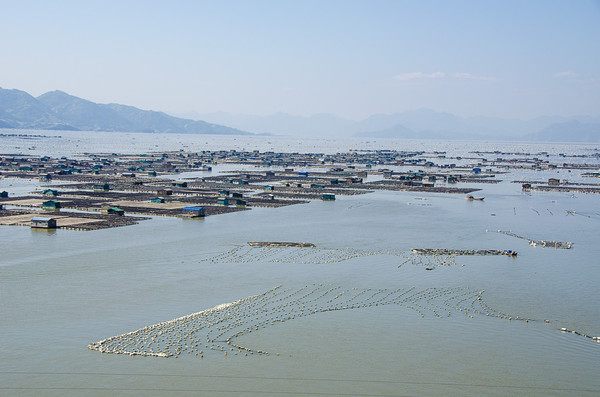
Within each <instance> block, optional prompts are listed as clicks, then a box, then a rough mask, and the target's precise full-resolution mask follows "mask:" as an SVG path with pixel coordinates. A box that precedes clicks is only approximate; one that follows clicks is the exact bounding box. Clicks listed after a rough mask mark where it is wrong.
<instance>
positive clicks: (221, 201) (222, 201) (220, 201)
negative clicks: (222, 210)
mask: <svg viewBox="0 0 600 397" xmlns="http://www.w3.org/2000/svg"><path fill="white" fill-rule="evenodd" d="M217 204H219V205H229V199H226V198H219V199H217Z"/></svg>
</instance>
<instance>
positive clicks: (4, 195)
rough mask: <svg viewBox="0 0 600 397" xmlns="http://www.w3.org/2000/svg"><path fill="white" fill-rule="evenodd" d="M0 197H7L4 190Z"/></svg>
mask: <svg viewBox="0 0 600 397" xmlns="http://www.w3.org/2000/svg"><path fill="white" fill-rule="evenodd" d="M0 197H8V192H7V191H6V190H4V191H2V192H0Z"/></svg>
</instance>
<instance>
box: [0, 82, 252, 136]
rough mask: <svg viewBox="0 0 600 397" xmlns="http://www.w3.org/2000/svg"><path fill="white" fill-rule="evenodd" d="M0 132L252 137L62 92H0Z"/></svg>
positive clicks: (223, 127)
mask: <svg viewBox="0 0 600 397" xmlns="http://www.w3.org/2000/svg"><path fill="white" fill-rule="evenodd" d="M0 128H30V129H42V130H82V131H122V132H161V133H169V132H170V133H193V134H228V135H252V134H251V133H249V132H246V131H242V130H239V129H236V128H231V127H225V126H222V125H217V124H212V123H208V122H205V121H201V120H187V119H182V118H178V117H173V116H169V115H167V114H165V113H162V112H155V111H150V110H141V109H138V108H135V107H133V106H125V105H118V104H115V103H111V104H106V105H105V104H98V103H94V102H90V101H87V100H85V99H81V98H78V97H75V96H72V95H69V94H66V93H64V92H62V91H52V92H47V93H45V94H43V95H40V96H39V97H37V98H34V97H33V96H31V95H29V94H28V93H26V92H25V91H20V90H7V89H2V88H0Z"/></svg>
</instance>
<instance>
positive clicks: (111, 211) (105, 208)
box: [102, 204, 125, 216]
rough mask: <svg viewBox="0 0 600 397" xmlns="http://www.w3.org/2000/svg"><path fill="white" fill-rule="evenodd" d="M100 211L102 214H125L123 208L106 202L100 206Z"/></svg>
mask: <svg viewBox="0 0 600 397" xmlns="http://www.w3.org/2000/svg"><path fill="white" fill-rule="evenodd" d="M102 213H103V214H104V215H118V216H123V215H125V210H122V209H121V208H119V207H111V206H110V205H108V204H105V205H104V206H103V208H102Z"/></svg>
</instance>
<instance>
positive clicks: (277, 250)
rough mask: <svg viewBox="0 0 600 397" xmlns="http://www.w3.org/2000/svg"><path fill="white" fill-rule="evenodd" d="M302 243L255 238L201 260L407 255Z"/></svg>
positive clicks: (317, 260) (320, 260)
mask: <svg viewBox="0 0 600 397" xmlns="http://www.w3.org/2000/svg"><path fill="white" fill-rule="evenodd" d="M299 244H301V243H298V244H295V243H283V244H281V243H280V244H277V243H275V244H269V243H264V244H258V245H257V244H255V243H254V242H252V244H251V245H250V246H242V245H240V246H236V247H234V248H232V249H230V250H228V251H226V252H223V253H221V254H218V255H214V256H211V257H209V258H203V259H200V262H212V263H224V262H226V263H249V262H257V261H259V262H269V263H289V264H302V265H307V264H331V263H338V262H343V261H347V260H350V259H355V258H363V257H368V256H375V255H388V256H403V254H402V253H400V252H399V251H394V250H359V249H354V248H343V249H325V248H317V247H314V246H312V245H299Z"/></svg>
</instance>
